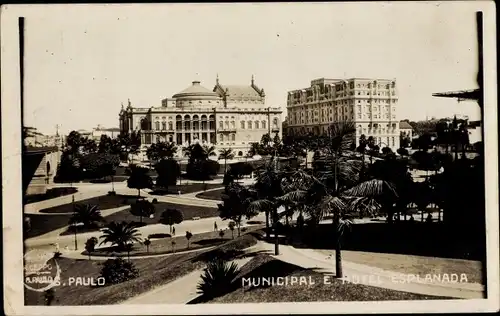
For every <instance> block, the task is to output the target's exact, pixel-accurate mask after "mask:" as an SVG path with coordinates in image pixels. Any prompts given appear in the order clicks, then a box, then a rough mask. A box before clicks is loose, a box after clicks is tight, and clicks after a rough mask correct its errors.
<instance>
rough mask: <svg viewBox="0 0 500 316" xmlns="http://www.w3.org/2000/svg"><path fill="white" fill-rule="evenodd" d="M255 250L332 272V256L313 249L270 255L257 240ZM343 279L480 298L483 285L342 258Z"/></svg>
mask: <svg viewBox="0 0 500 316" xmlns="http://www.w3.org/2000/svg"><path fill="white" fill-rule="evenodd" d="M255 250H256V251H258V250H260V251H265V252H268V253H269V254H271V255H272V256H273V257H275V258H276V259H279V260H282V261H285V262H288V263H290V264H294V265H297V266H300V267H302V268H306V269H313V270H315V271H317V272H320V273H325V274H327V275H335V256H332V257H331V258H330V259H327V258H328V257H327V258H325V255H324V254H322V253H320V252H318V251H316V250H314V249H302V248H300V249H298V248H294V247H292V246H288V245H280V254H279V255H278V256H274V255H273V254H274V244H270V243H267V242H262V241H261V242H259V243H258V244H257V246H256V248H255ZM342 268H343V273H344V280H347V281H349V280H351V281H352V282H353V283H355V282H356V283H359V284H365V285H370V286H375V287H381V288H386V289H391V290H396V291H403V292H410V293H417V294H424V295H434V296H446V297H456V298H467V299H478V298H479V299H480V298H484V287H483V286H482V285H481V284H478V283H443V282H440V283H437V282H436V283H430V282H424V281H423V280H419V281H417V280H412V279H411V276H410V275H406V274H402V273H399V272H392V271H387V270H383V269H379V268H375V267H372V266H368V265H362V264H357V263H353V262H347V261H342Z"/></svg>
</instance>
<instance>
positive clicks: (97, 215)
mask: <svg viewBox="0 0 500 316" xmlns="http://www.w3.org/2000/svg"><path fill="white" fill-rule="evenodd" d="M103 219H104V218H103V217H102V215H101V211H100V210H99V206H98V205H92V204H77V205H75V212H74V213H73V215H72V216H71V218H70V220H69V224H70V225H76V224H78V223H82V224H83V226H84V227H95V225H96V224H97V223H98V222H101V221H103Z"/></svg>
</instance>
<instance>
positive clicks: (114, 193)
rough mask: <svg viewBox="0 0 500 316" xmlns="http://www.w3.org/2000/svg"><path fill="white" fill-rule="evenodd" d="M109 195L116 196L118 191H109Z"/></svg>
mask: <svg viewBox="0 0 500 316" xmlns="http://www.w3.org/2000/svg"><path fill="white" fill-rule="evenodd" d="M108 195H111V196H115V195H116V191H108Z"/></svg>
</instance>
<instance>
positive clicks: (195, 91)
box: [172, 81, 220, 100]
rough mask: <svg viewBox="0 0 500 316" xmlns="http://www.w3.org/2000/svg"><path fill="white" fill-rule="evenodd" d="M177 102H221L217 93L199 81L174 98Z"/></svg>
mask: <svg viewBox="0 0 500 316" xmlns="http://www.w3.org/2000/svg"><path fill="white" fill-rule="evenodd" d="M172 98H174V99H176V100H220V97H219V95H218V94H217V93H215V92H213V91H211V90H209V89H207V88H205V87H203V86H202V85H200V82H199V81H193V84H192V85H191V86H190V87H188V88H186V89H184V90H182V91H181V92H179V93H176V94H174V95H173V96H172Z"/></svg>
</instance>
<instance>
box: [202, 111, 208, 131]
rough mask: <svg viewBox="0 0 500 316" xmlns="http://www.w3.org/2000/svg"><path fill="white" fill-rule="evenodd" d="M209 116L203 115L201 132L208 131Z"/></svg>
mask: <svg viewBox="0 0 500 316" xmlns="http://www.w3.org/2000/svg"><path fill="white" fill-rule="evenodd" d="M207 124H208V123H207V116H206V115H202V116H201V130H203V131H206V130H207V129H208V125H207Z"/></svg>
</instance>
